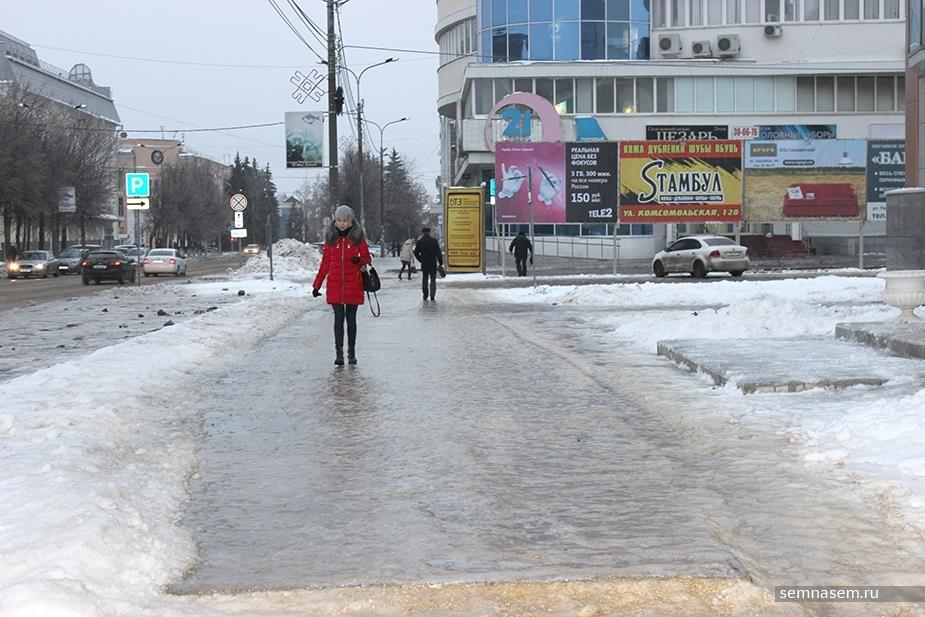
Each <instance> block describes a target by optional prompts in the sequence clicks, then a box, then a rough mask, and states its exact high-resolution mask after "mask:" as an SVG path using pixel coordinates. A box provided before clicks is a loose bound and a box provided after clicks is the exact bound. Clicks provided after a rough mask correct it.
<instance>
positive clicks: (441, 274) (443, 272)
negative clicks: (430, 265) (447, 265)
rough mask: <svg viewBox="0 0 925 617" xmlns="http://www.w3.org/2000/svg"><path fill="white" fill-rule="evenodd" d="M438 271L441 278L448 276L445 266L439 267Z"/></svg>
mask: <svg viewBox="0 0 925 617" xmlns="http://www.w3.org/2000/svg"><path fill="white" fill-rule="evenodd" d="M437 272H438V273H439V274H440V278H446V270H444V269H443V266H440V267H439V268H437Z"/></svg>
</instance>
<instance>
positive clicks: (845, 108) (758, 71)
mask: <svg viewBox="0 0 925 617" xmlns="http://www.w3.org/2000/svg"><path fill="white" fill-rule="evenodd" d="M437 7H438V22H437V25H436V39H437V42H438V43H439V46H440V51H441V56H440V57H441V61H440V68H439V69H438V78H439V98H438V112H439V114H440V116H441V121H442V150H441V153H442V175H443V178H444V182H445V183H447V184H457V185H465V186H477V185H479V184H480V183H482V182H486V181H488V180H489V179H490V178H492V177H493V176H494V174H495V156H494V152H493V149H492V147H491V146H490V145H489V143H488V142H490V141H492V139H491V137H494V139H495V140H502V139H504V136H503V132H504V125H503V124H502V123H503V120H502V119H501V118H498V117H490V114H491V112H492V110H493V107H495V105H496V104H497V103H498V102H499V101H501V100H502V99H503V98H504V97H506V96H508V95H510V94H512V93H514V92H529V93H534V94H536V95H539V96H540V97H542V98H544V99H546V100H547V101H549V103H551V104H552V105H553V106H555V109H556V110H557V111H558V114H559V116H560V120H561V124H562V133H563V135H564V137H565V139H566V140H576V139H577V140H581V139H583V138H585V137H589V138H592V139H594V138H597V139H600V138H603V139H606V140H613V141H616V140H626V139H634V140H641V139H678V138H679V137H678V136H679V135H682V134H687V135H688V139H693V137H690V135H695V134H697V133H704V132H706V133H713V134H714V136H715V135H716V134H719V133H721V134H722V135H728V137H729V138H736V137H737V135H735V134H734V130H735V129H736V128H737V127H763V126H774V125H797V126H804V127H813V126H824V127H832V129H833V130H834V132H837V137H838V138H840V139H841V138H889V139H901V138H903V137H904V135H905V133H904V128H903V127H904V113H905V94H906V88H905V83H904V70H905V58H906V50H905V48H904V40H905V7H904V5H903V3H901V2H900V1H899V0H651V2H650V1H649V0H438V2H437ZM919 38H921V32H920V33H919ZM533 123H534V125H535V126H534V129H535V130H534V131H532V137H531V139H542V136H541V135H542V127H541V126H539V124H538V120H537V119H536V118H535V117H534V118H533ZM486 124H487V125H488V126H486ZM486 136H487V137H486ZM703 227H704V226H703V225H700V224H677V225H675V224H671V225H665V224H656V225H633V226H621V227H620V228H618V230H617V231H618V234H620V235H621V236H625V237H624V238H622V240H621V243H622V246H623V255H624V256H625V257H633V256H637V257H647V256H650V255H651V254H652V253H654V252H655V250H657V249H658V248H661V247H662V246H664V243H665V241H666V240H668V239H671V238H672V237H673V236H674V235H675V234H682V233H689V232H696V231H700V230H701V229H703ZM710 229H712V230H715V231H721V232H727V233H732V232H733V226H732V225H715V226H711V227H710ZM737 231H741V233H744V234H748V233H753V234H766V233H773V234H778V235H790V236H791V237H793V238H796V239H800V238H802V239H804V240H808V241H811V242H812V243H813V246H814V247H818V248H820V249H822V250H824V251H825V250H829V251H833V252H834V251H842V252H844V251H847V252H851V251H853V250H856V246H857V238H858V235H859V232H860V231H861V230H859V229H858V223H857V222H843V223H835V222H818V223H817V222H806V223H793V222H789V223H787V222H780V221H747V222H746V224H745V225H743V226H742V228H741V229H740V230H737ZM612 233H613V225H607V226H604V225H601V224H574V223H573V224H564V225H560V224H557V225H554V226H553V225H540V226H537V235H541V234H548V235H554V236H558V237H562V236H569V237H571V238H576V237H577V238H583V237H586V236H599V235H602V234H603V235H610V234H612ZM862 233H864V234H865V235H866V236H867V242H868V244H867V246H868V247H873V249H874V250H877V248H878V246H877V236H881V237H882V235H883V233H884V224H883V223H870V224H868V225H866V226H865V229H864V230H863V232H862Z"/></svg>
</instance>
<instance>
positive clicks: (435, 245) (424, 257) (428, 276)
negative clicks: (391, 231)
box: [414, 227, 444, 301]
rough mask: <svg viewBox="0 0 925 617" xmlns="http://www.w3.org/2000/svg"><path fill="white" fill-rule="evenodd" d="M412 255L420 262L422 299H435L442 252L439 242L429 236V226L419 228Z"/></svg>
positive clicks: (441, 265)
mask: <svg viewBox="0 0 925 617" xmlns="http://www.w3.org/2000/svg"><path fill="white" fill-rule="evenodd" d="M414 256H415V257H416V258H417V260H418V261H419V262H421V291H422V292H423V294H424V300H427V298H428V296H429V297H430V299H431V300H433V301H436V300H437V272H438V271H439V272H440V274H441V275H443V274H444V270H443V254H442V253H441V252H440V243H439V242H437V239H436V238H433V237H431V235H430V228H429V227H425V228H424V229H422V230H421V237H420V238H418V242H417V244H416V245H415V246H414ZM428 283H429V285H430V289H429V290H428Z"/></svg>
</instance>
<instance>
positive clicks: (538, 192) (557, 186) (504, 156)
mask: <svg viewBox="0 0 925 617" xmlns="http://www.w3.org/2000/svg"><path fill="white" fill-rule="evenodd" d="M495 179H496V181H497V187H498V194H497V196H496V198H495V204H496V211H497V217H498V222H499V223H529V222H530V220H531V210H532V216H533V221H534V222H536V223H565V222H566V220H565V189H566V186H565V144H562V143H544V142H535V143H519V142H506V141H501V142H498V143H497V145H496V147H495ZM528 193H529V195H528ZM530 196H532V202H533V203H532V207H531V204H530V203H529V200H528V197H530Z"/></svg>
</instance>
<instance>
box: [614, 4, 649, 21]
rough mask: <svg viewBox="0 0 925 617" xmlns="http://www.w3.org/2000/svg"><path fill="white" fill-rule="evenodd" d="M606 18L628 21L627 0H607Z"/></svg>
mask: <svg viewBox="0 0 925 617" xmlns="http://www.w3.org/2000/svg"><path fill="white" fill-rule="evenodd" d="M647 18H648V17H647ZM607 19H609V20H610V21H629V20H630V2H628V1H627V0H607ZM637 19H638V18H637Z"/></svg>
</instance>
